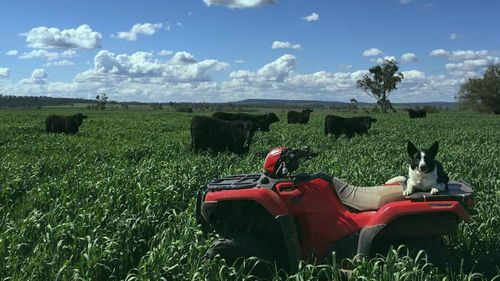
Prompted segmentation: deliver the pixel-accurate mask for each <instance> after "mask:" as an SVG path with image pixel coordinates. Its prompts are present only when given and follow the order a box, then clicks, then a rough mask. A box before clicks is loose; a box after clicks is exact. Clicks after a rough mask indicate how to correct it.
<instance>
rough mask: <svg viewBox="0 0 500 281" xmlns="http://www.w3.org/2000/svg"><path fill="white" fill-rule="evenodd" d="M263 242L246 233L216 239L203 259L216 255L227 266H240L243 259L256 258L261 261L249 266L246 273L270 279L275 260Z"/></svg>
mask: <svg viewBox="0 0 500 281" xmlns="http://www.w3.org/2000/svg"><path fill="white" fill-rule="evenodd" d="M268 248H269V247H267V246H266V244H265V243H264V241H262V240H260V239H258V238H257V237H255V236H253V235H251V234H247V233H233V234H229V235H227V236H226V237H224V238H219V239H216V240H214V241H213V242H212V245H211V246H210V247H209V248H208V250H207V251H206V253H205V255H204V258H206V259H213V258H215V257H216V256H217V255H219V256H220V257H221V258H223V259H224V260H226V263H227V264H228V265H233V266H241V265H242V263H243V261H244V259H246V258H249V257H257V258H259V259H260V260H261V261H259V262H258V263H256V264H251V266H249V267H248V272H249V273H251V274H253V275H255V276H257V277H261V278H266V277H272V276H273V274H274V272H275V270H274V263H275V259H274V257H273V255H272V254H271V253H270V251H269V250H268Z"/></svg>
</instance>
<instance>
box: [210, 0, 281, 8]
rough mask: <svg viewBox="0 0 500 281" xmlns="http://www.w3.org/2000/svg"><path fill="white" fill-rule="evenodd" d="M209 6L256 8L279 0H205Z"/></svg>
mask: <svg viewBox="0 0 500 281" xmlns="http://www.w3.org/2000/svg"><path fill="white" fill-rule="evenodd" d="M203 2H204V3H205V4H206V5H207V6H213V5H219V6H226V7H228V8H231V9H244V8H256V7H260V6H264V5H268V4H276V3H277V2H278V1H277V0H203Z"/></svg>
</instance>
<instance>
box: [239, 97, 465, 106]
mask: <svg viewBox="0 0 500 281" xmlns="http://www.w3.org/2000/svg"><path fill="white" fill-rule="evenodd" d="M232 104H234V105H242V106H271V107H272V106H275V107H287V106H290V107H304V106H310V107H330V106H346V105H348V104H349V103H348V102H341V101H318V100H282V99H246V100H242V101H237V102H233V103H232ZM392 105H393V106H395V107H417V106H419V107H423V106H436V107H455V106H456V103H455V102H442V101H433V102H421V103H393V104H392ZM358 106H362V107H363V106H375V103H366V102H358Z"/></svg>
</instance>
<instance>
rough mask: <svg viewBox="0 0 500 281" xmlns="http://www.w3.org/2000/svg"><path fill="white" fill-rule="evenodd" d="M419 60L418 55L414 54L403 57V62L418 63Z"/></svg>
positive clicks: (406, 54)
mask: <svg viewBox="0 0 500 281" xmlns="http://www.w3.org/2000/svg"><path fill="white" fill-rule="evenodd" d="M417 60H418V59H417V55H415V54H414V53H405V54H403V55H402V56H401V62H416V61H417Z"/></svg>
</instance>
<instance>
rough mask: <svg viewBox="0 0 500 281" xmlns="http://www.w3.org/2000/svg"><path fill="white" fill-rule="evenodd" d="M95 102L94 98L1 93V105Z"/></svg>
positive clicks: (49, 104) (20, 105) (25, 105)
mask: <svg viewBox="0 0 500 281" xmlns="http://www.w3.org/2000/svg"><path fill="white" fill-rule="evenodd" d="M75 103H94V101H93V100H87V99H79V98H52V97H44V96H12V95H0V107H40V106H60V105H72V104H75Z"/></svg>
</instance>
